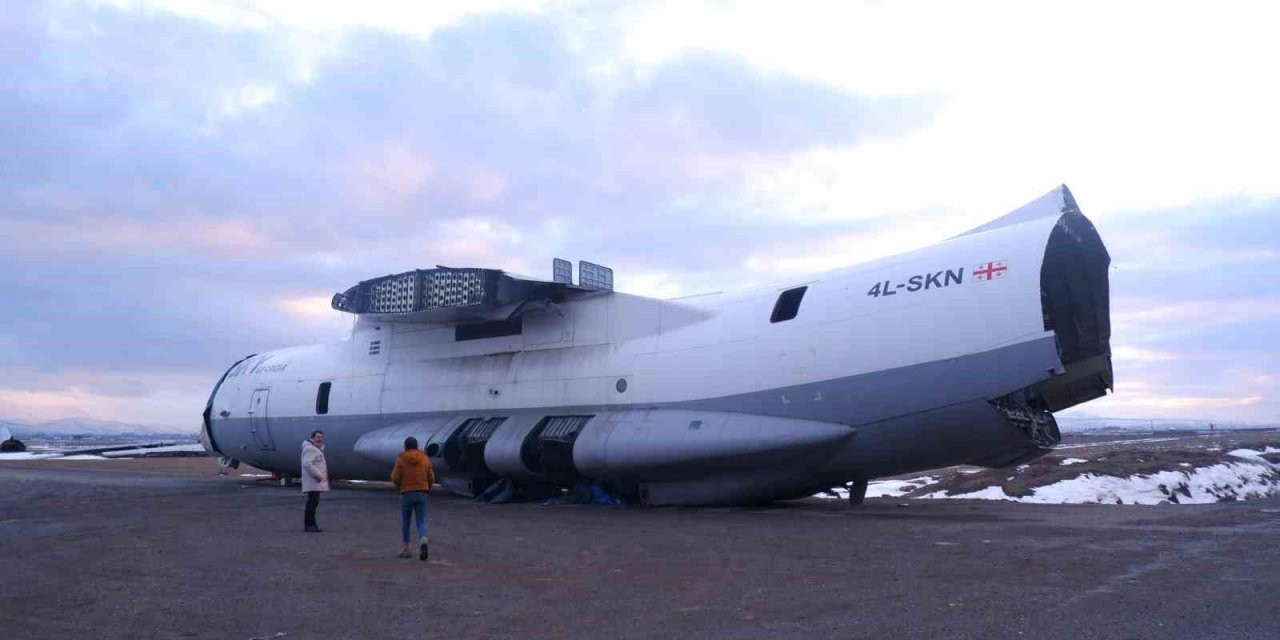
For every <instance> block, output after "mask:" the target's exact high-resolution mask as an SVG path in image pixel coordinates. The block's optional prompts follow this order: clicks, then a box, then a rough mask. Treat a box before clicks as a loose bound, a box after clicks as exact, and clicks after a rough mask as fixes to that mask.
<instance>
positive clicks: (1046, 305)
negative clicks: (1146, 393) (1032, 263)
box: [1035, 186, 1112, 411]
mask: <svg viewBox="0 0 1280 640" xmlns="http://www.w3.org/2000/svg"><path fill="white" fill-rule="evenodd" d="M1061 189H1062V192H1063V193H1064V194H1065V195H1066V198H1065V200H1064V203H1063V204H1064V207H1063V213H1062V217H1061V218H1059V219H1058V224H1057V225H1056V226H1055V227H1054V229H1053V232H1052V233H1050V235H1049V243H1048V246H1046V247H1045V255H1044V264H1043V266H1042V267H1041V269H1040V302H1041V308H1042V311H1043V313H1044V328H1045V330H1046V331H1052V332H1053V333H1054V335H1055V336H1056V337H1057V343H1058V357H1059V359H1060V360H1061V361H1062V365H1063V367H1064V368H1065V369H1066V372H1065V373H1064V374H1063V375H1059V376H1055V377H1053V378H1051V379H1049V380H1046V381H1045V382H1043V383H1041V384H1040V385H1038V386H1037V388H1036V389H1035V391H1036V392H1038V393H1039V395H1040V396H1041V397H1042V399H1043V400H1044V402H1045V404H1046V408H1047V409H1048V410H1049V411H1060V410H1062V409H1066V408H1067V407H1072V406H1075V405H1077V404H1080V403H1082V402H1087V401H1089V400H1092V399H1094V398H1098V397H1102V396H1104V395H1106V393H1107V391H1108V390H1109V389H1111V388H1112V370H1111V309H1110V291H1109V283H1108V279H1107V269H1108V268H1109V267H1110V265H1111V256H1110V255H1108V254H1107V248H1106V247H1105V246H1103V244H1102V239H1101V238H1100V237H1099V236H1098V232H1097V230H1096V229H1094V227H1093V223H1091V222H1089V219H1088V218H1085V217H1084V215H1083V214H1081V213H1080V210H1079V209H1078V208H1077V207H1076V204H1075V199H1074V198H1072V197H1071V192H1070V191H1067V190H1066V187H1065V186H1064V187H1061Z"/></svg>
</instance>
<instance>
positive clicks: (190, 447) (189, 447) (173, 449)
mask: <svg viewBox="0 0 1280 640" xmlns="http://www.w3.org/2000/svg"><path fill="white" fill-rule="evenodd" d="M153 453H199V454H204V453H205V449H204V445H201V444H199V443H195V444H171V445H168V446H164V447H140V448H138V449H123V450H121V451H107V452H105V453H103V454H102V455H103V456H105V457H107V458H128V457H131V456H145V455H148V454H153Z"/></svg>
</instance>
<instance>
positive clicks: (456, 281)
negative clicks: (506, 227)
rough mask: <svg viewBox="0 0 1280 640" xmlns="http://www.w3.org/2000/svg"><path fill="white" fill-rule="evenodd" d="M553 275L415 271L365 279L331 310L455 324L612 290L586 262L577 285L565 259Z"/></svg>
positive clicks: (601, 271)
mask: <svg viewBox="0 0 1280 640" xmlns="http://www.w3.org/2000/svg"><path fill="white" fill-rule="evenodd" d="M554 273H555V276H554V279H553V280H539V279H535V278H529V277H525V276H518V275H515V274H510V273H507V272H505V271H501V270H498V269H480V268H451V267H436V268H435V269H415V270H413V271H406V272H404V273H397V274H393V275H389V276H383V277H381V278H374V279H372V280H365V281H363V282H361V283H359V284H357V285H355V286H354V287H351V288H349V289H347V290H346V291H344V292H342V293H336V294H334V296H333V302H332V306H333V308H334V309H336V310H338V311H343V312H346V313H354V314H356V315H360V316H364V317H367V318H369V319H371V320H377V321H380V322H412V323H427V324H458V323H463V322H480V321H502V320H511V319H513V318H515V317H517V316H519V315H521V314H522V313H524V312H526V311H529V310H532V309H544V308H547V307H550V306H553V305H559V304H563V303H565V302H569V301H572V300H574V299H577V298H582V297H585V296H590V295H598V294H602V293H608V292H610V291H612V290H613V270H612V269H609V268H607V267H602V266H600V265H596V264H592V263H590V262H585V261H580V262H579V263H578V274H579V276H578V280H579V282H578V284H574V283H573V277H572V276H573V273H572V267H571V265H570V264H569V263H568V261H565V260H560V259H556V262H555V269H554Z"/></svg>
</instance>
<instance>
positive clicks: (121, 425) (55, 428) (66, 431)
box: [0, 418, 198, 438]
mask: <svg viewBox="0 0 1280 640" xmlns="http://www.w3.org/2000/svg"><path fill="white" fill-rule="evenodd" d="M0 425H3V426H6V427H8V428H9V430H10V431H12V432H13V434H14V436H15V437H18V438H22V437H23V436H33V435H57V436H74V435H121V434H137V435H195V434H196V433H197V432H198V428H197V427H185V428H179V427H171V426H155V425H146V424H138V423H132V422H116V421H113V420H98V419H95V418H60V419H57V420H49V421H46V422H40V421H37V420H21V419H9V418H0Z"/></svg>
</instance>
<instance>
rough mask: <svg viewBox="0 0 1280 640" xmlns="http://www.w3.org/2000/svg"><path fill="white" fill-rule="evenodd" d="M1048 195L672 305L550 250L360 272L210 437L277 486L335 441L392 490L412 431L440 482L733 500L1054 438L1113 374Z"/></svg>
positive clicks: (1082, 221) (1094, 245)
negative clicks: (337, 315)
mask: <svg viewBox="0 0 1280 640" xmlns="http://www.w3.org/2000/svg"><path fill="white" fill-rule="evenodd" d="M1109 263H1110V257H1109V256H1108V255H1107V251H1106V248H1105V247H1104V246H1103V244H1102V240H1101V239H1100V238H1099V237H1098V233H1097V231H1096V230H1095V229H1094V227H1093V225H1092V224H1091V223H1090V222H1089V220H1088V219H1086V218H1085V217H1084V215H1082V214H1081V213H1080V211H1079V209H1078V208H1077V206H1076V203H1075V200H1074V198H1073V197H1072V195H1071V192H1070V191H1068V190H1067V188H1066V186H1060V187H1058V188H1056V189H1054V190H1053V191H1051V192H1049V193H1048V194H1046V195H1044V196H1043V197H1041V198H1039V199H1037V200H1035V201H1033V202H1031V203H1029V204H1027V205H1025V206H1023V207H1022V208H1020V209H1018V210H1016V211H1014V212H1012V213H1010V214H1008V215H1006V216H1004V217H1001V218H999V219H997V220H994V221H992V222H990V223H988V224H985V225H982V226H980V227H978V228H976V229H973V230H971V231H969V232H967V233H964V234H962V235H960V236H957V237H954V238H951V239H949V240H947V241H945V242H942V243H940V244H937V245H934V246H931V247H928V248H925V249H920V250H918V251H912V252H910V253H905V254H902V255H898V256H894V257H891V258H885V259H881V260H876V261H873V262H869V263H866V264H861V265H857V266H854V267H849V268H845V269H841V270H839V271H834V272H831V273H826V274H822V275H819V276H814V277H811V278H797V279H796V280H794V281H793V282H791V283H789V284H787V285H786V286H782V287H776V288H774V287H769V288H758V289H754V290H750V291H743V292H737V293H724V292H717V293H712V294H706V295H699V296H691V297H686V298H679V299H674V300H658V299H653V298H646V297H642V296H634V295H627V294H624V293H618V292H615V291H613V273H612V271H610V270H609V269H606V268H603V267H600V266H598V265H593V264H590V263H586V262H582V263H579V271H578V282H577V283H574V282H573V277H572V275H573V274H572V268H571V265H570V264H569V263H568V262H566V261H563V260H556V261H555V265H554V276H553V278H552V280H550V281H544V280H537V279H531V278H525V277H518V276H515V275H512V274H508V273H504V272H502V271H498V270H493V269H454V268H444V267H440V268H436V269H425V270H415V271H410V272H407V273H401V274H397V275H391V276H386V277H383V278H377V279H374V280H367V281H364V282H361V283H359V284H358V285H356V286H354V287H352V288H350V289H348V290H347V291H345V292H344V293H339V294H337V295H335V296H334V298H333V308H334V309H336V310H338V311H341V312H345V313H350V314H354V315H355V316H356V318H355V322H354V326H353V329H352V332H351V334H350V336H349V337H348V338H347V339H345V340H343V341H341V342H337V343H334V344H324V345H314V346H303V347H293V348H288V349H280V350H276V351H271V352H267V353H263V354H258V355H254V356H250V357H248V358H245V359H244V360H242V361H240V362H237V363H236V364H235V365H233V366H232V367H231V368H230V370H228V371H227V372H226V373H225V374H223V377H222V379H221V380H219V381H218V383H217V385H216V386H215V387H214V390H213V393H212V395H211V396H210V398H209V401H208V404H207V406H206V407H205V411H204V428H203V440H204V442H205V445H206V447H207V448H208V449H209V450H210V451H211V452H213V453H215V454H217V455H221V456H224V457H226V458H230V459H236V460H242V461H244V462H247V463H249V464H252V465H254V466H256V467H260V468H263V469H268V470H271V471H274V472H276V473H279V474H281V475H284V476H297V475H298V474H299V471H300V469H299V447H300V444H301V442H302V441H303V439H305V438H306V437H307V435H308V434H309V433H310V432H311V431H312V430H314V429H322V430H324V431H325V434H326V438H327V441H328V448H327V458H328V463H329V469H330V473H331V475H332V477H334V478H339V479H365V480H384V479H386V478H387V476H388V473H389V471H390V469H391V466H392V463H393V462H394V459H395V456H396V455H397V454H398V453H399V451H400V450H401V448H402V446H401V443H402V442H403V440H404V438H405V437H406V436H411V435H412V436H415V437H416V438H417V439H418V441H419V442H421V443H423V444H424V449H425V450H426V452H427V454H428V455H429V456H430V457H431V460H432V462H433V464H434V465H435V466H436V469H437V470H438V472H439V475H440V476H441V477H442V484H444V485H445V487H446V488H448V489H449V490H451V491H457V492H462V493H472V494H474V493H477V492H479V491H481V490H483V489H484V488H485V487H487V486H491V485H492V484H493V483H495V482H504V481H505V482H507V483H509V484H512V485H515V486H525V487H543V488H550V487H556V486H560V487H566V486H570V485H573V484H576V483H579V482H584V481H585V482H592V483H597V484H601V485H604V486H608V487H611V488H612V489H613V491H615V492H616V494H617V495H620V496H622V497H624V498H626V499H627V500H629V501H632V502H639V503H643V504H654V505H662V504H703V505H710V504H741V503H755V502H763V501H771V500H784V499H790V498H799V497H803V496H808V495H811V494H813V493H815V492H818V491H821V490H824V489H827V488H830V487H835V486H842V485H843V486H848V487H849V488H850V500H851V501H852V502H855V503H856V502H858V501H860V500H861V499H862V496H863V495H864V494H865V491H866V483H867V481H868V480H870V479H874V478H878V477H884V476H889V475H895V474H900V473H907V472H913V471H920V470H925V469H931V468H938V467H946V466H951V465H957V464H971V465H979V466H984V467H1002V466H1007V465H1012V464H1017V463H1021V462H1024V461H1026V460H1029V459H1032V458H1035V457H1037V456H1040V455H1043V454H1044V453H1046V452H1047V451H1049V450H1051V448H1052V447H1053V446H1054V445H1055V444H1057V443H1058V442H1059V439H1060V437H1059V433H1058V428H1057V424H1056V423H1055V421H1054V417H1053V412H1054V411H1059V410H1062V409H1066V408H1067V407H1071V406H1074V405H1076V404H1079V403H1081V402H1086V401H1088V400H1092V399H1094V398H1097V397H1100V396H1103V395H1105V394H1106V393H1107V390H1108V389H1110V388H1111V386H1112V371H1111V355H1110V344H1109V340H1110V319H1109V310H1108V283H1107V269H1108V265H1109Z"/></svg>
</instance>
